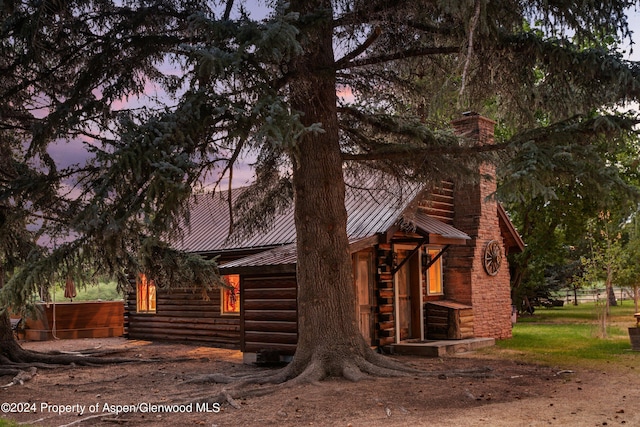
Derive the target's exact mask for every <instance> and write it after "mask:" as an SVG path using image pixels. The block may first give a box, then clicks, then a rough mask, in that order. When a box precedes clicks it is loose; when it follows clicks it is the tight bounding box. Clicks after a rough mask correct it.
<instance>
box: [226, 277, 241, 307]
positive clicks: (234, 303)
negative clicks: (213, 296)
mask: <svg viewBox="0 0 640 427" xmlns="http://www.w3.org/2000/svg"><path fill="white" fill-rule="evenodd" d="M222 278H223V279H224V281H225V283H226V284H227V285H228V286H229V287H228V288H223V289H222V314H240V275H238V274H229V275H227V276H222Z"/></svg>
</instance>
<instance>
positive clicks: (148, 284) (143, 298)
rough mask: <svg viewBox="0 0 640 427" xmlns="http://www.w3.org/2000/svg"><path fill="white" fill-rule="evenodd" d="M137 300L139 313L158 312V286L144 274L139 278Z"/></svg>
mask: <svg viewBox="0 0 640 427" xmlns="http://www.w3.org/2000/svg"><path fill="white" fill-rule="evenodd" d="M136 299H137V303H138V304H137V309H138V313H155V312H156V284H155V283H154V282H153V280H147V276H145V275H144V274H140V275H139V276H138V282H137V298H136Z"/></svg>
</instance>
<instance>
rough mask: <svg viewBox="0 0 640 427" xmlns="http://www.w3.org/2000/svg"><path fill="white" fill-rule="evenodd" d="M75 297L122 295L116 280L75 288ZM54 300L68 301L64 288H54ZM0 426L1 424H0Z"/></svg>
mask: <svg viewBox="0 0 640 427" xmlns="http://www.w3.org/2000/svg"><path fill="white" fill-rule="evenodd" d="M76 292H77V294H76V297H75V298H73V301H74V302H75V301H98V300H101V301H117V300H121V299H122V298H123V296H122V295H121V294H120V293H118V290H117V289H116V282H102V283H99V284H97V285H88V286H87V287H85V288H77V289H76ZM55 300H56V302H65V301H66V302H68V301H69V298H65V297H64V289H63V288H56V295H55ZM0 427H1V426H0Z"/></svg>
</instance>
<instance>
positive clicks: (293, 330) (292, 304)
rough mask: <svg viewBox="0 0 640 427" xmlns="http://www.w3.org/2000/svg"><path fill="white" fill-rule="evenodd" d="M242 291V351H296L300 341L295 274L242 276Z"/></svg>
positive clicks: (281, 352)
mask: <svg viewBox="0 0 640 427" xmlns="http://www.w3.org/2000/svg"><path fill="white" fill-rule="evenodd" d="M240 293H241V301H242V305H241V308H240V309H241V318H242V324H241V336H242V343H241V350H242V351H243V352H246V353H258V352H260V351H262V350H276V351H278V352H279V353H280V354H283V355H292V354H293V353H295V350H296V344H297V343H298V311H297V301H296V299H297V285H296V278H295V275H274V276H270V277H259V276H242V279H241V283H240Z"/></svg>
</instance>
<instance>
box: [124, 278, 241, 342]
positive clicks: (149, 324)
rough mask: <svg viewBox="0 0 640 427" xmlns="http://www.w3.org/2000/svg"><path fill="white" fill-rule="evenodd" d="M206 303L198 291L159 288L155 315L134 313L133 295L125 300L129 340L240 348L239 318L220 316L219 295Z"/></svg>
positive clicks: (219, 293) (212, 293)
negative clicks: (169, 290) (127, 310)
mask: <svg viewBox="0 0 640 427" xmlns="http://www.w3.org/2000/svg"><path fill="white" fill-rule="evenodd" d="M207 296H208V297H209V300H206V299H205V298H203V294H202V293H201V292H199V291H192V290H188V289H174V290H171V292H168V291H163V290H161V289H158V293H157V302H156V313H137V312H136V294H135V292H132V293H130V294H129V299H128V307H129V312H128V321H129V325H128V335H129V338H130V339H140V340H149V341H177V342H189V343H197V344H206V345H212V346H215V347H223V348H234V349H237V348H239V347H240V316H239V315H222V314H221V312H220V300H221V292H220V290H218V289H214V290H213V291H211V292H209V293H208V295H207Z"/></svg>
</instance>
